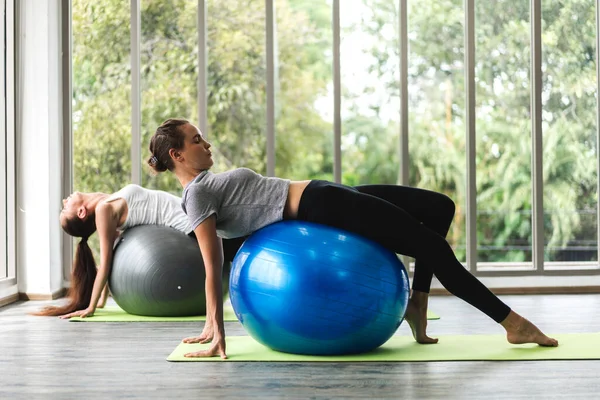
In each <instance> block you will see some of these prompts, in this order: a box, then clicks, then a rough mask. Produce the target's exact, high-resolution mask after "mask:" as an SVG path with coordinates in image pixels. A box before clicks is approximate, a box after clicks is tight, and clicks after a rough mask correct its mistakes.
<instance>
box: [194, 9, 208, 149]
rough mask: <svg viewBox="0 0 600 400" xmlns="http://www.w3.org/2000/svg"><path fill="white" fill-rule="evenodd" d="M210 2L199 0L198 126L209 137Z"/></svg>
mask: <svg viewBox="0 0 600 400" xmlns="http://www.w3.org/2000/svg"><path fill="white" fill-rule="evenodd" d="M207 14H208V4H207V2H206V0H198V10H197V14H196V15H197V18H198V21H197V25H198V28H197V29H198V60H197V61H198V127H199V128H200V132H202V135H203V136H204V137H208V133H209V132H208V28H207V23H208V21H207Z"/></svg>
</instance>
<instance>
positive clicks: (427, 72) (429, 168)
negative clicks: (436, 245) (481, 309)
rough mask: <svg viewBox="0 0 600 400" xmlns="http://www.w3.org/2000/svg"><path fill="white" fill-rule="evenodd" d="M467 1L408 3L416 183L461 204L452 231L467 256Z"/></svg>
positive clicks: (452, 240)
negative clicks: (465, 7)
mask: <svg viewBox="0 0 600 400" xmlns="http://www.w3.org/2000/svg"><path fill="white" fill-rule="evenodd" d="M463 20H464V6H463V1H462V0H443V1H436V2H425V3H424V2H421V1H409V2H408V39H409V54H408V74H409V75H408V96H409V105H408V107H409V157H410V185H411V186H417V187H420V188H423V189H430V190H435V191H438V192H442V193H445V194H446V195H448V196H449V197H450V198H451V199H453V200H454V202H455V204H456V214H455V217H454V221H453V224H452V226H451V228H450V232H449V233H448V235H447V239H448V241H449V243H450V244H451V245H452V246H453V248H454V249H455V252H456V256H457V257H458V259H459V260H460V261H463V262H464V261H465V259H466V232H465V229H466V224H465V219H466V209H465V180H466V161H465V157H466V155H465V121H464V118H465V94H464V92H465V87H464V73H465V72H464V23H463Z"/></svg>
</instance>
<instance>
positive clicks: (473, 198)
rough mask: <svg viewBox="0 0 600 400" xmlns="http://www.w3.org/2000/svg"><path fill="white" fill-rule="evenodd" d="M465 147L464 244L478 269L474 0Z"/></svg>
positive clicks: (470, 265)
mask: <svg viewBox="0 0 600 400" xmlns="http://www.w3.org/2000/svg"><path fill="white" fill-rule="evenodd" d="M464 7H465V10H464V11H465V26H464V29H465V30H464V43H465V61H464V63H465V111H466V115H465V121H466V131H465V135H466V137H465V146H466V174H467V182H466V199H465V201H466V204H465V207H466V234H467V237H466V241H467V265H466V267H467V269H469V270H470V271H472V272H473V273H474V274H478V272H479V271H478V268H477V166H476V164H475V158H476V155H477V127H476V111H475V0H465V2H464Z"/></svg>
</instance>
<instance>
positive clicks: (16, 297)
mask: <svg viewBox="0 0 600 400" xmlns="http://www.w3.org/2000/svg"><path fill="white" fill-rule="evenodd" d="M18 300H19V293H15V294H11V295H10V296H6V297H5V298H3V299H0V307H2V306H5V305H7V304H10V303H14V302H15V301H18Z"/></svg>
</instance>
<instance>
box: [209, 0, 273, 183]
mask: <svg viewBox="0 0 600 400" xmlns="http://www.w3.org/2000/svg"><path fill="white" fill-rule="evenodd" d="M207 27H208V63H209V67H208V130H209V132H208V133H207V135H208V140H209V141H210V142H211V143H212V144H213V146H214V147H213V151H212V152H213V159H214V161H215V165H214V167H213V169H214V170H215V171H224V170H228V169H231V168H234V167H247V168H251V169H254V170H256V171H257V172H259V173H262V174H265V173H266V161H267V158H266V137H265V128H266V122H265V121H266V120H265V112H266V111H265V109H266V100H265V99H266V91H265V84H266V72H265V66H266V64H265V2H264V1H261V0H209V1H208V25H207Z"/></svg>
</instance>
